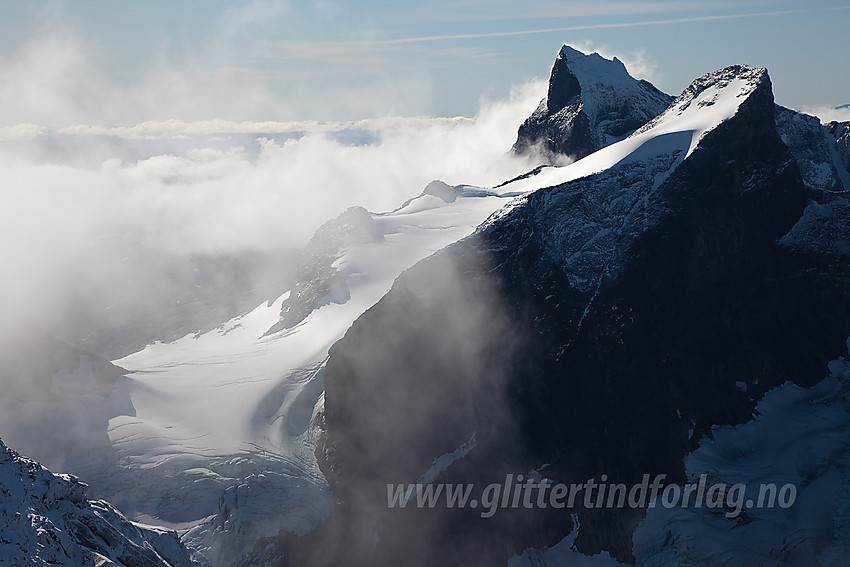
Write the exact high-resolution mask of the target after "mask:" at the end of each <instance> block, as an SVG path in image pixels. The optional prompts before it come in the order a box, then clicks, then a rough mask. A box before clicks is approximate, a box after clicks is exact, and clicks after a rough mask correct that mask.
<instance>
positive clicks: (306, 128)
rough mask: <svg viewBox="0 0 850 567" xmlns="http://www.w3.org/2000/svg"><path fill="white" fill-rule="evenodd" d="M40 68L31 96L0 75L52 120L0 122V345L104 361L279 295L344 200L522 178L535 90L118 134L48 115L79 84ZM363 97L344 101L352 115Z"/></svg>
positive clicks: (56, 112)
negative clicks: (56, 349) (456, 113)
mask: <svg viewBox="0 0 850 567" xmlns="http://www.w3.org/2000/svg"><path fill="white" fill-rule="evenodd" d="M40 49H46V50H48V51H49V50H50V49H53V51H56V50H57V49H58V47H57V46H56V45H54V46H53V47H52V48H51V46H50V45H47V46H42V47H41V48H40ZM28 53H29V52H28ZM40 53H41V52H40V51H38V53H36V55H38V56H39V57H41V56H42V55H39V54H40ZM36 55H32V53H29V55H28V57H30V58H32V57H35V56H36ZM45 57H46V56H45ZM66 57H71V58H73V57H76V56H75V55H74V54H73V53H71V54H70V55H66ZM74 61H77V62H78V60H77V59H74ZM30 63H31V61H30ZM72 63H73V61H72ZM28 65H29V63H27V61H19V62H17V66H12V67H13V68H12V70H13V71H15V72H17V73H18V74H21V73H24V69H29V67H28ZM5 67H6V68H7V69H8V68H9V62H8V61H6V62H5ZM26 72H27V73H29V72H30V71H29V70H27V71H26ZM46 72H47V73H48V77H47V79H45V81H44V82H43V84H41V86H40V87H39V88H36V87H37V85H36V86H33V85H32V84H31V83H32V81H30V83H29V84H30V87H28V88H29V90H28V91H26V92H24V91H22V90H21V89H22V88H23V87H20V86H19V87H17V90H15V91H14V92H11V93H10V90H9V88H10V87H9V85H10V79H8V77H7V79H4V81H3V87H2V88H3V89H4V90H3V95H4V98H6V97H8V96H13V97H14V99H15V100H16V101H21V100H25V101H28V104H31V105H36V106H37V107H39V108H40V107H42V106H43V107H45V108H47V109H50V112H49V113H45V114H42V115H39V113H38V112H29V114H27V113H26V112H24V113H22V116H27V115H30V116H34V117H36V118H43V119H45V123H44V124H36V123H19V124H15V123H11V124H10V123H6V124H4V125H0V179H2V180H3V182H2V185H0V198H2V200H3V207H2V208H0V238H1V239H2V244H0V262H2V265H3V273H4V276H3V278H2V280H0V302H2V305H0V308H2V312H3V313H4V317H3V319H2V322H0V340H2V343H3V344H4V345H6V346H9V345H13V344H15V345H18V344H21V343H22V342H23V343H27V342H28V340H29V336H30V335H32V336H33V337H37V338H34V339H33V340H35V341H36V342H41V341H42V340H43V339H42V338H43V337H45V336H49V337H53V338H58V339H60V340H62V341H64V342H66V343H68V344H70V345H72V346H74V347H77V348H81V349H83V350H85V351H86V352H90V353H93V354H95V355H98V356H102V357H104V358H106V359H109V360H114V359H116V358H118V357H120V356H123V355H125V354H128V353H130V352H133V351H135V350H139V349H141V348H143V347H144V345H145V344H147V343H149V342H151V341H153V340H164V341H168V340H173V339H176V338H179V337H180V336H183V335H185V334H187V333H197V332H203V331H205V330H209V329H211V328H214V327H215V326H217V325H219V324H221V323H222V322H224V321H226V320H227V319H229V318H230V317H233V316H236V315H239V314H241V313H244V312H246V311H247V310H248V309H250V308H252V307H254V306H256V305H257V304H259V303H260V302H263V301H270V300H273V299H275V298H276V297H278V296H279V295H280V294H281V293H283V292H284V291H286V290H287V289H289V286H290V285H291V283H292V282H291V269H292V264H293V262H294V260H295V258H296V257H297V254H298V253H299V252H300V250H301V249H302V247H303V246H304V244H305V243H306V242H307V241H308V240H309V238H310V236H311V235H312V234H313V232H314V231H315V230H316V228H318V227H319V226H320V225H321V224H322V223H323V222H325V221H327V220H329V219H331V218H334V217H335V216H337V215H338V214H339V213H341V212H342V211H344V210H345V209H347V208H349V207H351V206H354V205H359V206H363V207H365V208H367V209H369V210H371V211H375V212H380V211H386V210H391V209H394V208H396V207H397V206H399V205H400V204H401V203H402V202H404V201H405V200H406V199H408V198H410V197H413V196H415V195H418V194H419V193H420V192H421V191H422V189H423V188H424V186H425V185H426V184H427V183H428V182H430V181H431V180H433V179H437V178H439V179H442V180H443V181H445V182H447V183H450V184H458V183H467V184H477V185H484V186H488V185H495V184H497V183H500V182H502V181H505V180H506V179H509V178H511V177H513V176H515V175H517V174H520V173H523V172H525V171H527V170H529V169H530V168H531V167H533V166H534V165H536V164H535V163H533V162H532V161H528V160H526V159H518V158H513V157H511V156H509V155H508V150H509V148H510V147H511V145H512V143H513V141H514V138H515V135H516V128H517V126H518V125H519V124H520V123H521V122H522V120H523V119H524V118H525V117H526V116H528V115H529V114H530V113H531V111H532V110H533V109H534V108H535V106H536V105H537V103H538V102H539V100H540V98H541V97H542V96H543V94H544V93H545V82H544V81H542V80H541V81H534V82H531V83H528V84H524V85H521V86H518V87H515V88H514V89H513V90H512V91H511V92H510V93H504V94H503V95H502V96H501V97H497V98H495V99H493V100H482V101H481V103H480V108H479V111H478V113H477V114H476V115H475V116H473V117H470V118H465V117H453V118H426V117H407V118H404V117H392V116H385V117H382V118H370V119H363V120H356V121H343V122H332V121H331V122H315V121H309V120H305V121H298V122H277V121H264V122H233V121H228V120H225V119H222V118H216V117H213V118H210V119H207V120H195V121H192V120H176V119H172V120H160V121H157V120H148V121H142V122H138V123H135V124H130V125H124V126H115V125H110V124H108V123H106V122H105V121H106V120H108V117H109V116H112V114H111V112H112V110H111V108H105V110H104V117H105V118H104V120H103V121H100V122H92V123H77V124H73V123H70V121H71V120H72V119H73V118H76V117H78V116H85V115H87V112H88V110H87V109H89V107H88V106H86V105H83V106H84V107H83V108H82V110H80V108H79V107H78V106H79V105H78V106H74V105H73V104H72V102H69V103H68V104H67V105H66V106H62V105H58V106H55V107H54V99H53V98H51V97H52V95H55V96H61V95H60V94H59V93H56V92H53V90H54V89H57V88H59V87H61V86H62V85H63V84H64V83H63V82H62V81H68V80H72V79H73V76H70V77H69V75H68V74H66V73H64V72H63V73H60V72H59V71H56V73H54V74H53V75H50V73H53V71H51V70H50V69H48V70H47V71H46ZM57 73H58V76H59V78H60V79H62V80H61V81H60V80H57V78H56V76H54V75H56V74H57ZM48 79H49V80H48ZM160 79H161V77H160ZM73 80H76V79H73ZM149 80H150V81H154V79H153V78H151V79H149ZM25 82H26V81H25ZM142 83H143V84H148V83H146V82H145V80H142ZM155 90H156V89H154V88H149V89H146V90H145V89H142V90H138V91H134V93H135V94H134V97H140V96H142V95H143V93H146V92H150V93H151V97H152V100H151V101H148V102H150V104H153V105H156V104H159V103H158V102H157V97H158V96H159V95H157V94H155ZM72 91H73V89H72ZM24 95H27V96H24ZM116 96H117V95H116ZM186 96H187V97H189V101H190V102H191V97H192V93H190V92H187V93H186ZM198 96H199V98H204V97H208V96H209V94H208V93H206V94H203V95H200V94H199V95H198ZM252 96H253V95H252ZM369 96H370V93H368V92H366V93H354V92H350V93H348V97H349V98H351V99H355V98H358V97H360V98H361V99H362V100H361V101H360V102H356V103H355V106H358V105H368V104H370V103H369V101H368V99H369ZM83 98H85V97H83ZM122 100H123V101H124V102H125V103H126V102H127V101H128V99H126V98H125V99H122ZM132 100H133V99H130V101H131V102H132ZM374 103H379V101H373V104H374ZM69 105H70V106H69ZM139 108H142V109H144V108H146V105H145V104H140V106H139ZM45 112H46V111H45ZM374 112H377V109H375V110H373V113H374ZM3 119H4V120H6V121H8V120H9V119H10V116H9V115H8V114H4V115H3ZM55 124H64V125H62V126H56V125H55ZM4 350H8V351H14V350H15V348H14V347H11V346H9V348H8V349H4ZM24 378H25V377H23V376H18V377H17V378H16V379H24ZM11 379H12V377H10V376H8V375H6V376H3V378H2V380H3V381H6V383H8V381H9V380H11ZM2 387H3V385H2V382H0V388H2Z"/></svg>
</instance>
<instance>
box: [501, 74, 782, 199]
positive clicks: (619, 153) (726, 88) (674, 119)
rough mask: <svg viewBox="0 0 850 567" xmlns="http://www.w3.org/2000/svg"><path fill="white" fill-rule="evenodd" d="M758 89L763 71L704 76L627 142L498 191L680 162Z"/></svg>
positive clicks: (766, 78) (767, 82)
mask: <svg viewBox="0 0 850 567" xmlns="http://www.w3.org/2000/svg"><path fill="white" fill-rule="evenodd" d="M762 85H764V86H765V87H766V88H770V78H769V76H768V74H767V70H766V69H757V68H754V67H749V66H745V65H736V66H732V67H726V68H725V69H721V70H719V71H715V72H713V73H708V74H706V75H703V76H702V77H700V78H698V79H697V80H695V81H694V82H693V83H692V84H691V85H690V86H688V88H687V89H685V90H684V91H683V92H682V94H681V95H679V96H678V97H676V99H674V101H673V102H672V103H671V104H670V106H669V107H668V108H667V110H665V111H664V112H662V113H661V114H660V115H659V116H657V117H656V118H654V119H652V120H650V121H649V122H648V123H647V124H645V125H644V126H642V127H641V128H639V129H638V130H636V131H635V132H634V133H633V134H631V135H630V136H629V137H627V138H626V139H624V140H621V141H619V142H616V143H614V144H611V145H610V146H606V147H604V148H602V149H600V150H598V151H596V152H594V153H592V154H590V155H588V156H587V157H584V158H582V159H580V160H578V161H576V162H574V163H571V164H569V165H566V166H561V167H548V168H544V169H543V170H541V171H540V172H539V173H538V174H537V175H533V176H529V177H525V178H521V179H518V180H516V181H514V182H512V183H508V184H506V185H504V186H503V187H502V189H504V190H514V191H522V192H529V191H532V190H535V189H537V188H541V187H551V186H555V185H560V184H562V183H566V182H568V181H573V180H575V179H578V178H580V177H586V176H588V175H592V174H594V173H598V172H600V171H604V170H606V169H609V168H611V167H613V166H615V165H617V164H620V163H624V162H627V161H637V160H643V159H647V158H652V157H655V156H660V155H664V154H673V153H675V152H677V151H680V150H683V151H684V154H683V155H682V157H681V158H680V159H679V162H681V160H683V159H684V158H686V157H687V156H689V155H690V154H691V153H692V152H693V151H694V150H695V149H696V148H697V146H698V144H699V141H700V140H701V139H702V138H703V136H705V135H706V134H707V133H708V132H710V131H711V130H713V129H714V128H716V127H717V126H719V125H720V124H722V123H723V122H725V121H726V120H728V119H730V118H732V117H733V116H735V114H736V113H737V112H738V108H739V107H740V106H741V104H743V102H744V101H745V100H747V98H748V97H749V96H750V95H751V94H753V92H755V91H756V89H757V88H759V86H762ZM679 162H677V164H678V163H679ZM497 214H498V213H497Z"/></svg>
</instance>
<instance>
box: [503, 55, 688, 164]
mask: <svg viewBox="0 0 850 567" xmlns="http://www.w3.org/2000/svg"><path fill="white" fill-rule="evenodd" d="M672 98H673V97H671V96H669V95H667V94H665V93H663V92H661V91H659V90H658V89H656V88H655V87H654V86H652V84H650V83H649V82H647V81H643V80H641V81H638V80H636V79H634V78H632V77H631V76H630V75H629V74H628V72H627V71H626V67H625V66H624V65H623V63H622V62H621V61H620V60H619V59H617V58H616V57H615V58H614V59H613V60H608V59H605V58H603V57H602V56H600V55H599V54H597V53H593V54H591V55H585V54H583V53H581V52H580V51H577V50H575V49H573V48H571V47H569V46H567V45H565V46H563V47H562V48H561V51H560V52H559V53H558V57H557V59H556V60H555V64H554V66H553V67H552V74H551V76H550V78H549V90H548V92H547V94H546V98H545V99H543V100H542V101H541V102H540V106H539V107H538V108H537V110H535V111H534V113H533V114H532V115H531V116H530V117H529V118H528V119H527V120H526V121H525V122H524V123H523V124H522V125H521V126H520V128H519V132H518V134H517V141H516V143H515V144H514V147H513V151H514V152H517V153H520V154H524V153H530V152H534V151H538V152H540V153H541V156H542V157H543V159H544V161H548V162H550V163H556V162H558V161H564V160H565V159H567V160H570V159H572V160H575V159H581V158H583V157H584V156H586V155H588V154H590V153H592V152H594V151H596V150H598V149H599V148H602V147H604V146H607V145H609V144H611V143H613V142H616V141H617V140H621V139H623V138H625V137H626V136H628V135H629V134H631V133H632V132H634V131H635V130H636V129H638V128H639V127H641V126H642V125H644V124H645V123H646V122H648V121H649V120H650V119H651V118H653V117H655V116H657V115H658V114H660V113H661V112H662V111H663V110H664V109H665V108H667V106H668V105H669V104H670V101H671V100H672Z"/></svg>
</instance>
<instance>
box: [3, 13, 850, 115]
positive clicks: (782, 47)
mask: <svg viewBox="0 0 850 567" xmlns="http://www.w3.org/2000/svg"><path fill="white" fill-rule="evenodd" d="M4 4H5V5H4V6H2V7H0V103H2V104H0V107H2V109H0V124H4V125H9V124H16V123H23V122H30V123H36V124H41V125H45V126H61V125H67V124H75V123H109V124H113V123H135V122H141V121H145V120H167V119H182V120H207V119H212V118H224V119H227V120H235V121H243V120H351V119H359V118H367V117H374V116H386V115H429V116H455V115H465V116H471V115H473V114H475V112H476V111H477V109H478V108H479V103H480V100H481V98H482V97H501V96H505V95H506V94H507V93H508V92H509V91H510V89H511V87H512V86H513V85H519V84H522V83H525V82H527V81H529V80H532V79H535V78H541V77H546V76H547V75H548V72H549V69H550V68H551V64H552V60H553V58H554V55H555V54H556V52H557V50H558V48H559V47H560V45H561V44H563V43H569V44H571V45H574V46H576V47H578V48H583V49H586V50H598V51H600V52H601V53H602V54H603V55H607V56H612V55H616V56H618V57H620V58H621V59H623V60H624V61H625V62H626V65H627V67H629V69H630V71H632V72H633V74H636V75H638V76H642V77H645V78H647V79H649V80H651V81H652V82H653V83H655V84H656V86H658V87H659V88H661V89H662V90H665V91H667V92H669V93H672V94H678V92H680V91H681V90H682V89H683V88H684V87H686V86H687V85H688V83H689V82H690V81H691V80H692V79H694V78H695V77H696V76H698V75H700V74H703V73H705V72H708V71H712V70H714V69H717V68H720V67H723V66H726V65H730V64H734V63H747V64H751V65H757V66H765V67H767V68H768V69H769V71H770V74H771V77H772V79H773V83H774V92H775V94H776V98H777V101H778V102H779V103H781V104H785V105H788V106H792V107H796V108H807V109H813V108H816V107H822V108H834V107H836V106H839V105H842V104H847V103H850V65H848V63H847V54H848V53H850V33H848V29H850V9H848V8H850V6H848V5H847V2H846V1H835V0H827V1H822V2H807V3H803V2H790V1H769V0H764V1H745V2H722V1H721V2H707V1H647V2H643V1H638V2H629V1H617V2H607V1H604V0H603V1H597V2H555V1H547V0H528V1H526V2H522V3H520V2H516V1H515V0H510V1H507V0H489V1H485V0H455V1H448V0H431V1H429V2H406V3H400V2H388V1H386V0H365V1H364V0H360V1H357V2H354V1H340V0H321V1H316V2H310V1H298V2H295V1H259V0H258V1H232V2H225V1H221V0H186V1H182V2H174V1H163V0H151V1H148V2H144V3H140V2H133V3H131V2H122V1H115V0H74V1H70V0H69V1H64V2H63V1H52V2H39V1H31V2H26V3H24V2H12V1H9V0H7V1H6V2H5V3H4Z"/></svg>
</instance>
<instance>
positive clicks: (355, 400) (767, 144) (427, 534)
mask: <svg viewBox="0 0 850 567" xmlns="http://www.w3.org/2000/svg"><path fill="white" fill-rule="evenodd" d="M730 101H731V102H730ZM730 104H731V105H732V106H728V105H730ZM710 112H718V113H721V114H723V113H726V114H724V115H723V116H720V118H719V119H718V120H717V121H716V124H715V125H714V126H712V127H711V128H708V129H703V130H700V128H697V127H693V129H690V130H689V129H687V128H686V125H687V124H691V123H692V122H693V121H694V120H695V117H697V116H704V115H705V113H710ZM676 121H678V122H676ZM674 125H678V126H676V128H674V127H673V126H674ZM641 131H642V132H644V133H643V134H642V135H643V136H650V134H651V133H652V132H655V134H654V135H652V136H651V137H648V138H647V139H646V141H643V142H642V143H638V141H635V142H634V144H633V145H636V146H637V147H636V148H635V149H634V150H632V151H631V152H630V153H629V154H628V155H627V156H626V157H624V158H622V159H619V160H618V161H617V163H616V164H614V165H613V166H612V167H610V168H607V169H605V170H604V171H601V172H599V173H595V174H592V175H589V176H587V177H583V178H579V179H576V180H573V181H569V182H566V183H562V184H560V185H556V186H553V187H549V188H545V189H541V190H539V191H537V192H535V193H533V194H531V195H529V196H527V197H524V198H522V199H520V200H519V201H517V202H515V203H514V204H513V205H512V206H511V207H508V208H507V209H505V210H504V211H502V212H501V213H499V214H497V215H495V216H494V217H493V218H491V219H490V221H488V222H487V223H485V224H484V225H482V227H480V228H479V230H478V231H477V232H476V233H475V234H474V235H473V236H472V237H470V238H468V239H466V240H464V241H461V242H460V243H458V244H456V245H454V246H451V247H449V248H448V249H446V250H444V251H442V252H440V253H438V254H436V255H435V256H433V257H431V258H429V259H427V260H425V261H423V262H421V263H420V264H418V265H417V266H415V267H414V268H412V269H411V270H409V271H408V272H406V273H405V274H404V275H403V276H402V277H400V278H399V279H398V280H397V281H396V283H395V285H394V286H393V289H392V291H391V292H390V293H389V294H388V295H387V296H386V297H385V298H384V299H383V300H381V301H380V302H379V303H378V304H377V305H376V306H374V307H373V308H372V309H370V310H369V311H367V312H366V313H365V314H364V315H363V316H361V317H360V319H358V321H357V322H356V323H355V324H354V325H353V326H352V328H351V329H350V330H349V331H348V333H347V334H346V336H345V338H344V339H343V340H341V341H340V342H339V343H337V345H336V346H335V347H334V348H333V349H332V350H331V356H330V360H329V362H328V365H327V369H326V374H325V385H326V405H325V416H324V419H325V427H326V437H325V442H324V446H323V449H322V452H321V454H320V462H321V464H322V466H323V471H324V472H325V474H326V476H327V477H328V479H329V481H330V482H331V484H332V486H333V489H334V494H335V496H336V498H337V505H336V507H335V511H334V513H333V515H332V517H331V519H330V521H329V522H328V523H327V524H326V525H325V526H323V528H321V529H320V530H318V531H317V532H315V533H314V534H313V535H312V536H310V537H311V538H315V539H313V540H312V544H311V543H310V541H306V540H300V541H295V542H290V543H291V545H290V547H289V548H288V549H289V552H288V555H286V556H285V557H284V558H283V559H281V561H282V562H283V563H287V562H291V564H316V565H318V564H323V562H324V563H327V562H328V561H330V562H334V561H341V560H343V558H344V560H345V562H346V563H347V564H350V565H366V564H401V563H404V564H408V565H414V564H422V565H432V564H445V565H493V564H499V563H504V562H506V561H507V560H508V558H510V557H511V556H512V555H513V554H518V553H520V552H521V551H522V550H523V549H525V548H526V547H545V546H551V545H554V544H555V543H557V542H558V541H560V540H561V539H562V538H563V537H564V536H565V535H566V534H567V533H569V532H570V531H571V530H572V529H573V527H574V525H575V522H574V519H573V518H572V517H571V516H570V515H569V514H568V513H566V512H565V511H563V510H560V511H553V510H551V509H541V508H536V509H523V508H522V507H520V508H518V509H508V510H499V513H498V514H496V515H495V516H493V517H492V518H482V517H481V515H480V510H476V509H470V508H468V507H467V508H466V509H456V508H450V507H447V506H446V505H445V504H442V506H440V505H438V506H437V507H436V508H435V509H429V508H425V509H421V508H417V507H413V508H405V509H387V500H386V499H387V484H388V483H405V482H414V481H415V480H416V479H417V478H421V477H422V475H424V474H425V473H426V471H429V467H431V466H432V464H433V462H434V459H435V457H437V456H439V455H446V454H453V453H452V452H453V451H458V450H459V448H461V447H464V446H466V447H467V448H468V449H469V447H468V445H464V444H465V443H468V442H469V440H470V439H474V441H475V443H474V446H473V447H472V448H471V449H469V450H467V451H466V452H465V453H463V454H464V456H463V458H461V459H459V460H457V461H456V462H454V463H453V464H451V466H449V467H448V468H447V469H446V470H444V471H442V472H440V473H439V474H438V475H437V477H438V478H439V480H440V481H444V482H450V483H467V482H472V483H477V486H483V485H486V484H489V483H494V482H496V483H497V482H501V481H503V480H504V478H505V475H506V474H511V473H513V474H516V473H520V474H526V475H528V474H534V473H533V471H539V470H545V476H546V477H547V478H549V479H552V480H553V481H554V482H562V483H567V484H569V483H573V482H583V481H585V480H587V479H588V478H591V477H595V478H597V479H599V478H600V477H601V475H603V474H605V475H607V477H608V478H610V479H616V482H622V483H626V484H636V483H638V482H640V480H641V478H642V475H644V474H647V473H649V474H653V475H655V474H659V473H664V474H667V475H668V476H667V478H668V481H670V482H675V481H678V482H683V481H684V479H685V467H684V463H683V459H684V457H685V455H686V454H688V453H689V452H690V451H693V450H694V449H695V448H696V446H697V442H698V440H699V439H700V437H702V436H703V435H704V434H709V433H710V431H711V430H712V427H714V426H716V425H718V424H736V423H742V422H745V421H747V420H748V419H750V417H751V415H752V412H753V409H754V407H755V403H756V401H757V400H758V399H759V398H760V397H761V396H762V395H763V394H764V393H765V392H766V391H768V390H770V389H771V388H773V387H775V386H778V385H779V384H782V383H784V382H786V381H791V382H794V383H797V384H800V385H803V386H810V385H812V384H814V383H815V382H817V381H819V380H820V379H822V378H823V375H824V368H825V367H826V364H827V363H828V362H829V361H830V360H832V359H834V358H835V357H836V356H837V355H839V354H841V353H843V352H844V349H845V347H844V340H845V338H846V336H847V331H848V329H850V292H848V290H850V286H848V283H850V268H848V266H850V263H848V262H846V259H847V248H846V247H845V246H843V245H836V244H835V243H836V242H839V243H840V242H844V241H846V239H847V238H846V234H845V233H846V230H845V229H844V228H843V227H844V226H847V220H848V218H847V213H848V208H847V207H846V203H844V204H843V205H835V206H833V207H831V208H830V209H829V211H827V213H824V214H826V216H827V219H826V220H824V221H823V222H813V221H812V220H811V219H810V218H809V219H807V218H806V215H812V214H813V213H811V212H808V213H806V214H804V212H805V211H809V209H807V203H808V202H809V199H810V198H811V197H812V195H813V193H812V189H811V188H810V187H807V185H806V183H804V179H803V176H802V175H801V172H800V168H799V167H798V165H797V160H796V159H795V157H794V156H793V155H792V153H791V152H790V151H789V150H788V148H787V147H786V145H785V144H784V143H783V141H782V139H781V138H780V136H779V133H778V132H777V128H776V121H775V110H774V103H773V96H772V92H771V85H770V80H769V78H768V76H767V73H766V72H765V71H764V70H760V69H752V68H748V67H742V66H738V67H730V68H727V69H723V70H721V71H718V72H716V73H712V74H709V75H706V76H704V77H701V78H700V79H698V80H697V81H695V82H694V84H693V85H692V86H691V87H689V89H687V90H686V91H685V92H684V93H683V94H682V95H681V96H680V97H679V98H678V99H677V100H676V101H674V102H673V104H672V105H671V106H670V108H669V109H668V111H667V112H665V113H664V114H663V115H661V116H660V117H658V118H657V119H656V120H655V121H652V122H651V123H650V124H649V125H647V126H646V127H645V128H642V129H641ZM626 142H628V141H626ZM626 142H623V143H624V144H625V143H626ZM613 151H614V150H613V149H612V152H613ZM575 165H576V166H578V165H579V164H575ZM571 167H572V166H571ZM809 207H811V205H809ZM529 471H532V472H531V473H529ZM556 512H558V513H556ZM574 512H575V513H576V514H577V515H576V518H575V519H577V520H578V521H579V522H580V524H581V528H580V529H579V531H578V534H577V535H576V537H575V542H574V545H575V546H576V548H577V549H578V550H579V551H581V552H584V553H596V552H599V551H603V550H604V551H607V552H610V554H611V555H612V556H614V557H616V558H617V559H619V560H621V561H631V560H633V559H634V557H633V555H632V533H633V531H634V529H635V526H636V525H637V524H638V522H639V521H640V520H641V518H642V517H643V514H644V511H643V510H640V509H628V508H625V509H597V508H595V507H591V508H585V507H584V506H583V505H581V503H577V507H576V509H575V510H574ZM316 542H322V543H321V545H314V544H315V543H316Z"/></svg>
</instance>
